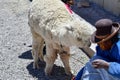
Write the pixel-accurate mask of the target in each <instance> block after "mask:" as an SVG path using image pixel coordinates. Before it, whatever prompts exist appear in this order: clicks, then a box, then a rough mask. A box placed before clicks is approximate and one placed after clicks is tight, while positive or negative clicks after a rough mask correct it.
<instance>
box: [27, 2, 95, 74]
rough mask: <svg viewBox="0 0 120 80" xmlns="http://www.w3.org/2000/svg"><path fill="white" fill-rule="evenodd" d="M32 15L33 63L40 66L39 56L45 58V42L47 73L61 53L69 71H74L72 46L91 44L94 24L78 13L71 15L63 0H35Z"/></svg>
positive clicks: (30, 21) (30, 15)
mask: <svg viewBox="0 0 120 80" xmlns="http://www.w3.org/2000/svg"><path fill="white" fill-rule="evenodd" d="M77 17H78V18H77ZM28 18H29V22H28V23H29V26H30V28H31V33H32V36H33V50H32V54H33V58H34V65H33V66H34V67H37V68H38V62H37V61H38V58H39V57H40V59H41V60H42V57H43V55H42V49H43V45H44V41H45V43H46V52H47V53H46V56H45V58H44V59H45V62H46V68H45V73H46V74H50V72H51V69H52V66H53V64H54V61H55V59H56V58H57V53H59V54H60V56H61V59H62V61H63V63H64V66H65V71H66V73H67V74H70V73H71V72H70V67H69V52H70V50H69V47H70V46H77V47H86V46H89V45H90V40H89V39H90V36H91V35H92V33H93V32H94V31H95V28H94V26H92V25H91V24H90V23H88V22H87V21H85V20H84V19H82V18H81V17H79V16H78V15H77V14H75V13H73V14H70V13H69V12H68V10H67V9H66V7H65V5H64V3H63V2H61V0H33V2H32V5H31V8H30V11H29V15H28ZM61 45H62V47H61ZM61 53H67V54H61Z"/></svg>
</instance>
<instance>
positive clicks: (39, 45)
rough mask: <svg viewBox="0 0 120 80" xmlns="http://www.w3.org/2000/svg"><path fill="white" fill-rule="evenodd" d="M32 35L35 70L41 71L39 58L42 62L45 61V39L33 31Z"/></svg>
mask: <svg viewBox="0 0 120 80" xmlns="http://www.w3.org/2000/svg"><path fill="white" fill-rule="evenodd" d="M32 35H33V43H32V56H33V59H34V63H33V68H34V69H35V68H37V69H39V65H38V61H39V57H40V60H42V61H43V53H42V51H43V44H44V39H43V38H42V37H41V36H40V35H38V34H36V33H35V32H33V31H32Z"/></svg>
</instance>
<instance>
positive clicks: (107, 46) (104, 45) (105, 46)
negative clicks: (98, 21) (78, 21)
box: [96, 35, 113, 50]
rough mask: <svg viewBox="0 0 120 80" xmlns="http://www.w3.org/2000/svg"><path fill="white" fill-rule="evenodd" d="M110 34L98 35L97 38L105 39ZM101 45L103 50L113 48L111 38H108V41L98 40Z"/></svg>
mask: <svg viewBox="0 0 120 80" xmlns="http://www.w3.org/2000/svg"><path fill="white" fill-rule="evenodd" d="M108 36H109V35H105V36H96V38H98V39H100V40H103V39H105V38H107V37H108ZM97 44H98V45H99V46H100V48H101V49H102V50H109V49H111V47H112V45H113V44H112V41H111V40H107V41H104V42H102V41H101V42H98V43H97Z"/></svg>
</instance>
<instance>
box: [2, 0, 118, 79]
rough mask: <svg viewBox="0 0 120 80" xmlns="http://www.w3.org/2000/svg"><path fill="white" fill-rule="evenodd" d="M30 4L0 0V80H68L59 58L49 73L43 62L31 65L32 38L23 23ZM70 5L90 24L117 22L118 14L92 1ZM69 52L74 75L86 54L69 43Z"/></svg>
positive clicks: (25, 21)
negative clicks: (88, 4) (80, 5)
mask: <svg viewBox="0 0 120 80" xmlns="http://www.w3.org/2000/svg"><path fill="white" fill-rule="evenodd" d="M30 4H31V2H29V1H28V0H0V45H1V46H0V80H70V76H67V75H65V72H64V68H63V64H62V62H61V61H60V59H57V60H56V62H55V65H54V67H53V74H52V76H45V74H44V68H45V63H44V62H40V63H39V64H40V65H41V68H40V69H39V70H35V69H33V68H32V64H33V59H32V56H31V43H32V38H31V33H30V29H29V27H28V24H27V23H28V19H27V15H28V9H29V6H30ZM73 9H74V11H75V12H76V13H78V14H79V15H80V16H82V17H83V18H85V19H86V20H87V21H88V22H90V23H91V24H94V22H95V21H96V20H98V19H100V18H110V19H112V20H113V21H119V22H120V17H117V16H114V15H113V14H111V13H109V12H108V11H105V10H104V9H102V8H101V7H99V6H97V5H96V4H93V3H91V7H89V8H80V9H79V8H77V7H76V6H73ZM71 52H72V53H73V54H71V58H70V66H71V68H72V72H73V74H74V75H76V74H77V72H78V71H79V69H80V68H81V67H82V66H83V65H84V64H85V63H86V62H87V60H88V58H87V57H86V55H85V54H84V53H83V52H82V51H81V50H79V49H77V48H76V47H71Z"/></svg>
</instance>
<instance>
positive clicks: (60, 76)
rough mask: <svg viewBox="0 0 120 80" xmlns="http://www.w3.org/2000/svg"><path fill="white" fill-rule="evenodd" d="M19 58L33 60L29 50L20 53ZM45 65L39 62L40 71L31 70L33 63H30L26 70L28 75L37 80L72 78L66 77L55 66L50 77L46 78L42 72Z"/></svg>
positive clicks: (59, 68)
mask: <svg viewBox="0 0 120 80" xmlns="http://www.w3.org/2000/svg"><path fill="white" fill-rule="evenodd" d="M44 55H45V52H44ZM19 58H23V59H33V58H32V53H31V50H29V51H26V52H24V53H22V55H20V56H19ZM45 65H46V64H45V62H42V61H39V66H40V69H33V62H31V63H30V64H29V65H28V66H27V67H26V68H27V70H28V72H29V74H30V75H32V76H33V77H35V78H38V80H71V77H72V76H68V75H66V74H65V70H64V68H63V67H61V66H57V65H54V66H53V70H52V73H51V76H46V75H45V72H44V69H45Z"/></svg>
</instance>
